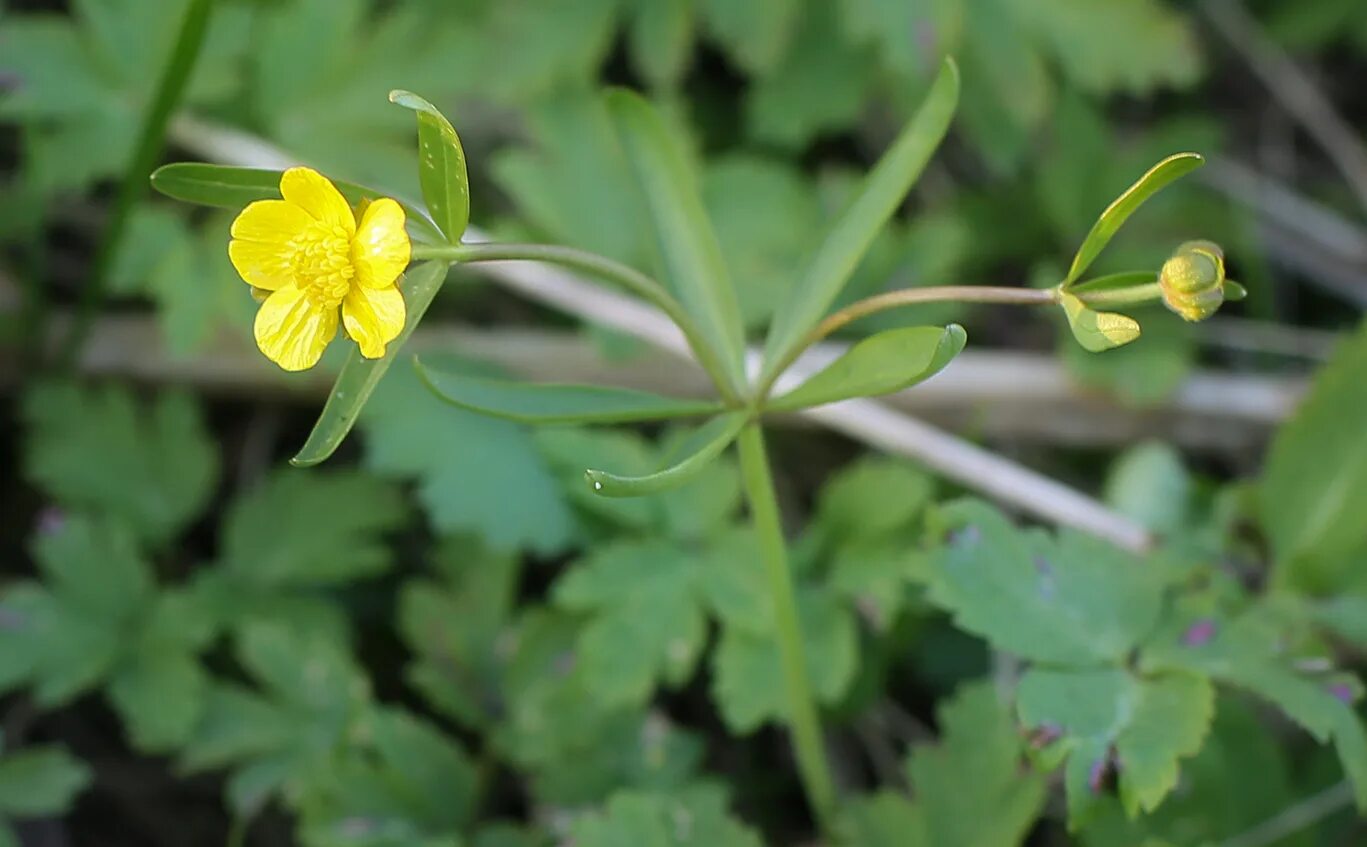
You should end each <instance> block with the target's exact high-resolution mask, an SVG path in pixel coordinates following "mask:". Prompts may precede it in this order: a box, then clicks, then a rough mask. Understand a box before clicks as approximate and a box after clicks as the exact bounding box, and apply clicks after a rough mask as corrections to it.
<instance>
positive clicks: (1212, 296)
mask: <svg viewBox="0 0 1367 847" xmlns="http://www.w3.org/2000/svg"><path fill="white" fill-rule="evenodd" d="M1158 284H1159V286H1160V287H1161V288H1162V290H1163V303H1164V305H1166V306H1167V307H1168V308H1169V309H1171V310H1173V311H1174V312H1176V313H1177V314H1179V315H1181V316H1182V317H1183V318H1185V319H1186V320H1189V321H1203V320H1205V319H1206V318H1208V317H1210V316H1211V315H1213V314H1215V311H1216V310H1217V309H1219V308H1220V304H1221V303H1223V302H1224V301H1225V254H1224V251H1223V250H1221V249H1220V246H1219V245H1218V244H1215V243H1214V242H1210V241H1188V242H1187V243H1185V244H1183V245H1182V246H1180V247H1178V248H1177V252H1175V253H1173V254H1172V258H1171V259H1168V260H1167V261H1166V262H1164V263H1163V270H1162V271H1160V272H1159V274H1158Z"/></svg>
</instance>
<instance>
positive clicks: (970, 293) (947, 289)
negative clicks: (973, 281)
mask: <svg viewBox="0 0 1367 847" xmlns="http://www.w3.org/2000/svg"><path fill="white" fill-rule="evenodd" d="M1074 293H1076V295H1077V297H1078V299H1079V300H1081V301H1082V302H1083V303H1084V304H1086V305H1087V306H1089V307H1091V306H1097V307H1112V308H1114V307H1116V306H1137V305H1141V304H1143V303H1149V302H1152V301H1154V300H1158V299H1159V298H1160V297H1162V288H1161V286H1160V285H1159V284H1158V283H1156V282H1153V283H1148V284H1145V285H1135V286H1130V287H1128V288H1117V289H1102V290H1099V291H1086V290H1083V291H1077V292H1074ZM1058 302H1059V290H1058V288H1020V287H1007V286H992V285H939V286H932V287H926V288H903V289H899V290H897V291H888V292H886V293H883V294H875V295H873V296H872V297H865V298H864V299H863V300H859V301H856V302H854V303H851V304H850V305H848V306H846V307H845V308H843V309H840V310H839V311H836V312H832V313H831V314H830V315H828V316H826V319H825V320H823V321H822V322H821V323H819V324H817V325H816V326H815V327H813V328H812V331H811V332H809V333H807V335H806V337H805V338H803V339H802V343H801V344H798V345H796V346H795V347H794V349H793V351H792V352H791V353H789V354H788V355H787V356H785V357H784V358H783V359H782V360H780V361H778V362H776V363H775V364H774V366H773V367H771V368H766V371H765V373H766V377H765V379H764V380H763V382H762V383H761V385H760V388H759V391H758V392H757V395H756V396H759V397H765V396H767V395H768V393H769V391H770V389H772V388H773V385H774V382H775V381H777V380H778V378H779V377H780V376H782V374H783V372H784V371H785V370H787V369H788V367H789V366H790V365H792V364H793V362H795V361H797V359H798V357H799V356H801V355H802V353H803V352H804V351H805V350H806V349H807V348H809V347H811V346H812V345H813V344H816V343H817V342H818V341H821V340H822V339H824V338H826V337H828V336H830V335H832V334H834V333H836V332H838V331H839V330H841V329H844V328H845V327H846V326H848V325H850V324H852V323H854V322H855V321H857V320H860V319H862V318H867V317H869V316H870V315H875V314H878V313H879V312H886V311H888V310H889V309H900V308H902V307H903V306H917V305H924V304H926V303H995V304H999V305H1007V306H1048V305H1053V304H1056V303H1058Z"/></svg>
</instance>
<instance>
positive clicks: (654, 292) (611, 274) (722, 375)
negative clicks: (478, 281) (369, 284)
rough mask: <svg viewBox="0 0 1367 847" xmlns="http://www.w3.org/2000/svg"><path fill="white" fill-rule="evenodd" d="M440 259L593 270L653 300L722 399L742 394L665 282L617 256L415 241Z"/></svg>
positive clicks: (426, 254) (419, 255)
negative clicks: (677, 330)
mask: <svg viewBox="0 0 1367 847" xmlns="http://www.w3.org/2000/svg"><path fill="white" fill-rule="evenodd" d="M419 259H440V260H443V261H447V262H459V263H468V262H503V261H531V262H545V263H546V264H550V265H560V266H561V267H566V268H572V269H574V270H580V271H584V272H586V273H590V274H593V275H594V276H597V277H599V278H600V279H605V280H607V281H609V282H612V283H615V284H617V285H619V286H621V287H622V288H625V289H626V290H627V291H630V292H631V293H632V294H635V295H637V296H638V297H641V298H642V299H644V300H646V301H648V302H650V303H652V304H654V305H655V306H657V307H658V308H659V309H660V310H661V311H663V312H664V313H665V314H666V315H668V316H669V319H670V320H672V321H673V322H674V323H675V325H677V326H678V327H679V330H680V331H681V332H683V334H684V337H685V338H687V339H688V345H689V347H691V348H692V349H693V355H695V356H696V357H697V359H698V363H699V364H700V365H702V367H703V369H704V370H706V371H707V374H708V376H710V377H711V378H712V382H713V383H714V384H715V385H716V388H717V391H719V392H720V393H721V395H722V397H724V398H725V399H726V400H728V401H730V402H733V403H734V402H737V401H739V399H740V386H737V385H735V384H733V383H732V381H731V378H730V376H729V375H728V374H729V372H728V370H727V369H726V368H725V367H724V366H723V365H722V362H721V360H720V359H718V358H717V356H716V353H715V352H714V351H713V350H712V348H711V347H709V346H708V345H707V343H706V341H704V339H703V336H702V333H701V332H699V331H698V328H697V325H696V324H694V323H693V319H692V318H691V317H690V316H689V315H688V313H687V312H685V311H684V308H683V306H681V305H680V304H679V301H677V300H675V299H674V297H673V296H671V295H670V293H669V292H668V291H666V290H665V287H664V286H663V285H661V284H660V283H658V282H656V281H655V280H654V279H652V278H651V277H649V276H647V275H645V274H643V273H641V272H640V271H638V270H636V269H635V268H633V267H631V266H629V265H624V264H622V263H621V262H618V261H615V260H613V259H609V258H607V257H606V256H600V255H598V254H597V253H590V252H588V251H586V250H577V249H575V248H573V247H562V246H560V245H558V244H514V243H510V244H492V243H491V244H439V245H431V244H415V245H413V260H414V261H417V260H419Z"/></svg>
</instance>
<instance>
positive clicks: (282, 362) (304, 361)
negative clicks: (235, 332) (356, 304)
mask: <svg viewBox="0 0 1367 847" xmlns="http://www.w3.org/2000/svg"><path fill="white" fill-rule="evenodd" d="M336 334H337V309H336V308H330V309H329V308H320V307H317V306H315V305H314V304H313V303H311V302H309V299H308V298H307V297H305V296H304V292H302V291H300V290H299V289H298V288H295V287H294V286H292V285H291V286H287V287H285V288H281V289H280V290H278V291H276V292H274V293H273V294H271V296H270V297H267V298H266V302H265V303H262V304H261V310H260V311H258V312H257V313H256V346H257V347H260V348H261V352H262V353H265V354H266V358H268V359H270V360H271V361H272V362H275V363H276V364H277V365H279V366H280V367H282V368H284V369H285V370H287V371H302V370H306V369H308V368H311V367H313V366H314V365H316V364H318V359H319V357H321V356H322V355H323V349H324V348H326V347H327V346H328V342H329V341H331V340H332V338H333V336H335V335H336Z"/></svg>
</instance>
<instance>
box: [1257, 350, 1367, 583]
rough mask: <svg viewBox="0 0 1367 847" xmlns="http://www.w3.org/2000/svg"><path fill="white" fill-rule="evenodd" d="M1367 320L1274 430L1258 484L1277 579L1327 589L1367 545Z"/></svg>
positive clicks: (1342, 574) (1263, 518)
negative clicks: (1365, 374)
mask: <svg viewBox="0 0 1367 847" xmlns="http://www.w3.org/2000/svg"><path fill="white" fill-rule="evenodd" d="M1364 367H1367V325H1364V326H1363V328H1361V329H1359V330H1358V332H1357V334H1356V336H1354V337H1353V338H1352V339H1350V340H1349V341H1347V342H1346V343H1344V344H1343V345H1342V347H1341V348H1340V349H1339V351H1338V353H1337V354H1336V355H1335V356H1334V359H1333V361H1332V362H1330V363H1329V364H1328V365H1326V366H1325V368H1324V369H1323V370H1322V371H1320V374H1319V376H1318V377H1316V379H1315V383H1314V387H1313V388H1312V389H1311V391H1310V396H1309V397H1307V398H1306V399H1305V402H1304V403H1303V404H1302V405H1301V407H1300V409H1299V411H1297V412H1296V414H1295V416H1294V417H1293V418H1292V419H1291V420H1290V421H1289V422H1288V423H1287V424H1286V425H1285V426H1284V427H1282V429H1281V431H1280V432H1278V433H1277V437H1276V439H1275V440H1274V441H1273V442H1272V451H1271V453H1270V455H1269V458H1268V462H1267V470H1266V471H1265V472H1264V474H1263V480H1262V483H1261V486H1260V489H1259V494H1260V498H1261V504H1260V505H1261V511H1262V520H1263V524H1264V526H1265V527H1266V529H1267V534H1268V537H1269V538H1270V539H1271V541H1272V549H1273V552H1274V553H1275V554H1276V557H1277V571H1276V573H1277V577H1278V578H1279V579H1280V580H1281V581H1283V582H1285V583H1291V584H1295V585H1297V586H1299V587H1302V588H1309V589H1311V590H1323V591H1328V590H1332V589H1334V588H1335V587H1336V586H1337V585H1339V584H1341V583H1339V582H1338V581H1339V580H1340V579H1341V578H1342V577H1343V576H1345V575H1346V569H1347V568H1349V567H1351V556H1352V554H1353V553H1354V552H1356V551H1360V550H1361V549H1362V548H1363V547H1364V546H1367V522H1364V520H1363V516H1364V515H1367V438H1365V437H1364V435H1363V434H1364V432H1367V381H1364V380H1363V378H1362V374H1363V368H1364Z"/></svg>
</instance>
